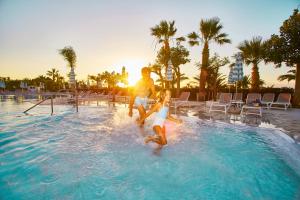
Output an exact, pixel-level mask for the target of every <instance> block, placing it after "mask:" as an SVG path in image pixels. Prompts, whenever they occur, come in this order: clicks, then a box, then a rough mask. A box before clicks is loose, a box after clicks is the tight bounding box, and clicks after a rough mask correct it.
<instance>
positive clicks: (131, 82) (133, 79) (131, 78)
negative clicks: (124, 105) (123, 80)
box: [128, 74, 141, 86]
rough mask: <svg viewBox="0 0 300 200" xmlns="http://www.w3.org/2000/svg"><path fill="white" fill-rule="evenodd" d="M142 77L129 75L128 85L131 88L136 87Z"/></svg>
mask: <svg viewBox="0 0 300 200" xmlns="http://www.w3.org/2000/svg"><path fill="white" fill-rule="evenodd" d="M140 76H141V75H136V74H134V75H133V74H129V75H128V85H129V86H134V85H135V84H136V83H137V82H138V80H139V79H140V78H141V77H140Z"/></svg>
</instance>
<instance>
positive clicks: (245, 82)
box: [237, 75, 251, 90]
mask: <svg viewBox="0 0 300 200" xmlns="http://www.w3.org/2000/svg"><path fill="white" fill-rule="evenodd" d="M250 84H251V80H250V76H249V75H248V76H244V77H243V79H242V80H241V81H238V82H237V86H238V87H241V88H242V89H244V90H245V89H248V88H249V85H250Z"/></svg>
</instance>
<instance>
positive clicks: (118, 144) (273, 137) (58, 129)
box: [0, 102, 300, 200]
mask: <svg viewBox="0 0 300 200" xmlns="http://www.w3.org/2000/svg"><path fill="white" fill-rule="evenodd" d="M29 106H30V104H29V103H21V104H18V103H15V102H0V132H1V133H0V199H9V200H13V199H108V200H112V199H151V200H152V199H155V200H159V199H222V200H226V199H255V200H256V199H280V200H283V199H300V173H299V172H300V164H299V162H300V159H299V155H300V150H299V147H298V145H297V144H295V143H293V141H291V140H290V139H287V138H286V137H282V136H281V133H280V131H277V130H275V129H265V128H254V127H248V126H242V125H231V124H225V123H220V122H210V121H205V120H201V119H198V118H196V117H191V116H190V117H186V116H182V117H181V118H182V119H183V121H184V124H183V125H176V126H174V125H172V124H167V129H168V130H167V135H168V141H169V144H168V146H166V147H165V148H163V149H162V150H159V149H157V148H156V146H155V145H153V144H150V145H145V144H144V143H143V138H144V136H145V135H147V134H150V133H152V131H151V127H150V124H151V121H152V120H153V119H149V120H148V122H147V124H146V128H145V129H140V128H138V127H137V126H136V125H135V124H134V118H133V119H131V118H129V117H127V109H126V108H125V107H124V106H116V107H109V108H108V107H107V106H106V105H105V104H103V105H100V106H93V105H92V106H84V107H80V110H79V113H75V112H74V108H72V107H71V106H56V107H55V113H56V114H55V115H54V116H49V107H48V106H39V107H37V108H36V109H35V110H33V111H32V112H31V114H30V115H23V114H21V111H23V110H24V109H25V108H27V107H29Z"/></svg>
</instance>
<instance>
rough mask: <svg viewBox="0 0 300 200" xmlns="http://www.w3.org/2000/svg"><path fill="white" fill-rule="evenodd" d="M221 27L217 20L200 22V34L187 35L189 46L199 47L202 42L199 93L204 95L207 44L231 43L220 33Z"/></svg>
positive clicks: (207, 58) (207, 55) (207, 60)
mask: <svg viewBox="0 0 300 200" xmlns="http://www.w3.org/2000/svg"><path fill="white" fill-rule="evenodd" d="M222 28H223V26H222V24H220V19H219V18H216V17H215V18H211V19H205V20H203V19H202V20H201V22H200V33H199V34H197V33H196V32H192V33H190V34H189V35H188V38H189V43H190V45H191V46H195V45H199V44H200V43H199V42H200V41H201V42H203V44H204V46H203V50H202V67H201V71H200V80H199V84H200V85H199V92H200V93H205V84H206V78H207V67H208V62H209V43H210V42H211V41H214V42H216V43H218V44H220V45H222V44H225V43H231V41H230V39H228V38H227V37H228V35H227V34H226V33H221V30H222Z"/></svg>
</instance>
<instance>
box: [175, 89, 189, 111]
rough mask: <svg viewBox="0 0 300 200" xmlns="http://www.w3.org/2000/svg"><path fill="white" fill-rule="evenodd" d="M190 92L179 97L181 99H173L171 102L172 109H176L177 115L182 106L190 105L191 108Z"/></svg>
mask: <svg viewBox="0 0 300 200" xmlns="http://www.w3.org/2000/svg"><path fill="white" fill-rule="evenodd" d="M190 94H191V93H190V92H182V93H181V94H180V96H179V98H172V101H171V107H174V108H175V114H176V110H177V108H178V107H180V106H184V105H188V106H189V101H188V100H189V97H190Z"/></svg>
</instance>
